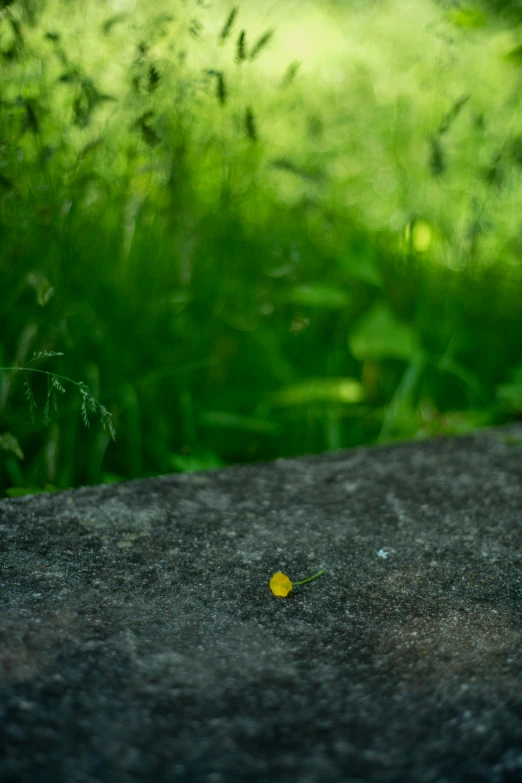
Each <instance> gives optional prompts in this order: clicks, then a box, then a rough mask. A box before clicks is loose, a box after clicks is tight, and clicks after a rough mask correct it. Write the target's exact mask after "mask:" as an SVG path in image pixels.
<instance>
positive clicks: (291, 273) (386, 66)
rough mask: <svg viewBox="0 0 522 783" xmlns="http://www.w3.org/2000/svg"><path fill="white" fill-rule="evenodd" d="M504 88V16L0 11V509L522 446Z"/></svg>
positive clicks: (518, 73) (435, 8)
mask: <svg viewBox="0 0 522 783" xmlns="http://www.w3.org/2000/svg"><path fill="white" fill-rule="evenodd" d="M521 79H522V3H521V2H504V1H503V0H496V2H480V1H479V0H475V1H474V2H470V3H468V4H466V3H464V4H463V3H457V2H451V1H450V0H448V1H447V2H443V1H442V0H440V1H439V2H436V0H415V2H409V3H405V2H404V1H403V0H365V1H364V2H363V1H362V0H359V1H357V0H354V2H350V3H346V2H340V0H338V1H337V2H335V1H334V0H315V1H313V0H287V2H284V3H281V2H266V3H264V2H263V3H261V2H258V1H257V0H250V1H247V0H243V1H242V2H237V3H236V5H234V4H233V3H231V2H225V0H212V1H211V0H168V2H167V0H147V2H144V0H74V2H73V0H45V1H44V0H0V366H1V367H2V368H10V369H2V370H0V493H2V494H4V495H5V494H7V495H9V496H15V495H17V494H23V493H25V492H28V491H37V490H40V489H50V490H52V489H55V488H66V487H70V486H77V485H80V484H88V483H98V482H110V481H115V480H120V479H130V478H135V477H139V476H149V475H156V474H161V473H168V472H171V471H185V470H195V469H202V468H208V467H214V466H218V465H223V464H229V463H237V462H247V461H257V460H264V459H273V458H276V457H280V456H289V455H298V454H305V453H310V452H321V451H325V450H328V449H338V448H344V447H350V446H355V445H360V444H369V443H376V442H390V441H392V440H396V439H400V438H423V437H428V436H433V435H438V434H446V433H461V432H467V431H470V430H473V429H475V428H478V427H481V426H485V425H490V424H496V423H502V422H506V421H510V420H513V419H514V418H516V417H520V414H521V413H522V355H521V346H522V321H521V304H522V298H521V294H522V209H521V207H522V111H521V102H522V90H521ZM54 354H57V355H54ZM58 354H59V355H58ZM62 354H63V355H62ZM35 355H36V358H35ZM28 362H31V364H30V365H29V368H30V370H31V371H28V370H26V371H20V370H19V369H17V368H20V367H24V366H26V365H27V364H28ZM32 370H38V372H32ZM46 373H53V374H54V375H47V374H46ZM64 379H65V380H64ZM67 379H71V380H72V381H74V382H76V384H78V383H79V382H81V383H83V384H86V386H82V385H80V386H79V385H74V384H72V383H70V382H69V381H68V380H67ZM91 395H92V396H91ZM55 402H56V405H55ZM100 406H101V407H100ZM46 408H47V410H46ZM104 411H105V413H104ZM100 413H101V417H100V416H99V414H100ZM110 416H112V421H113V423H114V426H115V429H116V440H115V441H114V442H113V441H112V439H111V433H110ZM89 417H90V418H91V426H90V427H89V428H87V427H86V426H85V420H86V419H87V418H89ZM103 425H105V426H103Z"/></svg>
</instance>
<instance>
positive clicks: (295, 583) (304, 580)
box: [292, 568, 324, 585]
mask: <svg viewBox="0 0 522 783" xmlns="http://www.w3.org/2000/svg"><path fill="white" fill-rule="evenodd" d="M321 574H324V568H323V570H322V571H319V573H318V574H314V575H313V576H309V577H308V579H303V580H302V581H301V582H292V585H304V583H305V582H311V581H312V579H317V577H318V576H321Z"/></svg>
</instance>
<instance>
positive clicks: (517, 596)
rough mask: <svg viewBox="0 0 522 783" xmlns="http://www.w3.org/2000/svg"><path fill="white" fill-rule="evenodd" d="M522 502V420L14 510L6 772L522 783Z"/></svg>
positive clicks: (348, 782)
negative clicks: (289, 583) (283, 586)
mask: <svg viewBox="0 0 522 783" xmlns="http://www.w3.org/2000/svg"><path fill="white" fill-rule="evenodd" d="M521 511H522V426H513V427H510V428H502V429H498V430H489V431H483V432H481V433H479V434H476V435H474V436H471V437H463V438H448V439H445V438H441V439H434V440H431V441H428V442H423V443H407V444H401V445H398V446H392V447H380V448H370V449H357V450H354V451H344V452H336V453H331V454H327V455H323V456H317V457H309V458H302V459H295V460H282V461H277V462H275V463H271V464H263V465H255V466H242V467H233V468H228V469H224V470H218V471H210V472H206V473H200V474H191V475H177V476H164V477H159V478H152V479H146V480H140V481H133V482H129V483H123V484H119V485H112V486H103V487H88V488H83V489H78V490H72V491H68V492H63V493H59V494H55V495H39V496H30V497H27V498H21V499H18V500H9V501H2V502H0V553H1V554H0V557H1V559H0V565H1V572H0V585H1V587H0V590H1V610H0V611H1V615H0V780H1V781H2V783H22V782H24V783H25V782H26V781H28V782H29V781H30V782H31V783H32V782H33V781H38V783H40V782H42V783H43V782H44V781H45V782H46V781H49V783H59V782H63V783H73V782H74V783H97V782H98V781H103V782H104V783H105V781H107V783H134V782H135V781H151V782H152V783H156V782H159V781H165V782H166V781H169V783H170V782H171V781H175V782H179V783H189V782H190V783H192V782H193V781H195V782H196V783H199V782H200V781H201V783H241V782H242V781H255V782H256V783H261V782H262V781H263V782H264V781H266V782H267V783H269V782H270V783H280V782H281V783H282V782H284V783H341V781H342V782H343V783H344V782H345V783H356V781H372V782H373V781H375V783H377V782H379V783H388V782H390V783H391V782H393V783H395V782H397V783H444V781H463V782H464V781H465V782H466V783H485V782H486V781H487V782H488V783H517V782H519V781H522V687H521V686H522V643H521V642H522V638H521V631H522V527H521ZM321 568H324V569H325V573H324V574H323V575H322V576H321V577H319V578H318V579H316V580H315V581H313V582H310V583H309V584H306V585H301V586H298V587H297V586H296V587H295V589H294V591H293V592H292V593H291V594H290V596H289V597H288V598H276V597H274V596H273V595H272V594H271V592H270V591H269V588H268V582H269V579H270V577H271V576H272V574H273V573H274V572H276V571H279V570H281V571H283V572H284V573H286V574H288V575H289V576H290V578H291V579H292V580H293V581H298V580H300V579H304V578H305V577H307V576H311V575H312V574H314V573H315V572H317V571H318V570H319V569H321Z"/></svg>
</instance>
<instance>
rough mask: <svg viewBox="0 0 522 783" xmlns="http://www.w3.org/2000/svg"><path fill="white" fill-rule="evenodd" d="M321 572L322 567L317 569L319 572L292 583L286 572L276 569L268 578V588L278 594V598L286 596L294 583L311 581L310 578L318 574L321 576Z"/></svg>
mask: <svg viewBox="0 0 522 783" xmlns="http://www.w3.org/2000/svg"><path fill="white" fill-rule="evenodd" d="M321 574H324V569H323V570H322V571H319V573H317V574H314V576H309V577H308V579H303V580H302V581H301V582H294V583H293V584H292V582H291V581H290V579H289V578H288V577H287V575H286V574H283V573H282V572H281V571H278V572H277V573H276V574H274V575H273V577H272V579H271V580H270V589H271V591H272V592H273V594H274V595H277V596H279V598H286V596H287V595H288V593H291V592H292V588H293V587H294V585H304V583H305V582H311V581H312V579H316V578H317V577H318V576H321Z"/></svg>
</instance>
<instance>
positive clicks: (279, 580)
mask: <svg viewBox="0 0 522 783" xmlns="http://www.w3.org/2000/svg"><path fill="white" fill-rule="evenodd" d="M270 589H271V591H272V592H273V594H274V595H278V596H279V597H280V598H286V596H287V595H288V593H290V592H292V582H291V581H290V579H289V578H288V577H287V576H286V574H282V573H281V571H278V572H277V574H274V575H273V577H272V579H271V580H270Z"/></svg>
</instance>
